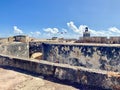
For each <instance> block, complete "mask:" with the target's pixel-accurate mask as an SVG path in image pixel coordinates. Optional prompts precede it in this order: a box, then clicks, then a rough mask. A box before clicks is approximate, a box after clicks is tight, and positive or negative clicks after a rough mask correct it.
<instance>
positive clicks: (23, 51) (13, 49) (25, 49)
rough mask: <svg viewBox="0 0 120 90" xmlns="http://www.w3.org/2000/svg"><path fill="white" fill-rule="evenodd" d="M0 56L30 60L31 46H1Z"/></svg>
mask: <svg viewBox="0 0 120 90" xmlns="http://www.w3.org/2000/svg"><path fill="white" fill-rule="evenodd" d="M0 54H5V55H12V56H16V57H22V58H29V44H28V43H20V42H18V43H4V44H1V45H0Z"/></svg>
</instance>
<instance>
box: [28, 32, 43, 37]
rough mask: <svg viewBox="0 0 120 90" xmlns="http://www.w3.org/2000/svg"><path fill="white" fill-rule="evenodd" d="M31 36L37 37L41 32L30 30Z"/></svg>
mask: <svg viewBox="0 0 120 90" xmlns="http://www.w3.org/2000/svg"><path fill="white" fill-rule="evenodd" d="M30 34H31V36H34V37H38V36H40V35H41V32H39V31H36V32H30Z"/></svg>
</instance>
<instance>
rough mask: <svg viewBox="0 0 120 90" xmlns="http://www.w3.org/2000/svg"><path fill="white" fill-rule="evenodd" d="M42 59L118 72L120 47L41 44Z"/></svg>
mask: <svg viewBox="0 0 120 90" xmlns="http://www.w3.org/2000/svg"><path fill="white" fill-rule="evenodd" d="M42 46H43V59H44V60H47V61H50V62H55V63H64V64H70V65H73V66H83V67H86V68H92V69H102V70H108V71H116V72H120V47H119V46H104V45H103V46H99V45H96V46H95V45H78V44H77V45H75V44H73V45H72V44H50V43H44V44H43V45H42Z"/></svg>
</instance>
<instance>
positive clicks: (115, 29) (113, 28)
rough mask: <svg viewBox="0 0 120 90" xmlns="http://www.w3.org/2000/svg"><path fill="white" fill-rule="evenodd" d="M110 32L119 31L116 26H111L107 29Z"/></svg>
mask: <svg viewBox="0 0 120 90" xmlns="http://www.w3.org/2000/svg"><path fill="white" fill-rule="evenodd" d="M108 30H109V31H110V32H113V33H120V30H119V29H118V28H116V27H111V28H109V29H108Z"/></svg>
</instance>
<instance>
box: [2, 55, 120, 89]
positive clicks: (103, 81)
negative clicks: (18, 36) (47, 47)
mask: <svg viewBox="0 0 120 90" xmlns="http://www.w3.org/2000/svg"><path fill="white" fill-rule="evenodd" d="M0 65H1V66H12V67H17V68H20V69H24V70H28V71H32V72H36V73H40V74H44V75H48V76H49V75H50V76H53V77H56V78H58V79H60V80H67V81H70V82H73V83H78V84H85V85H91V86H97V87H102V88H105V89H113V90H120V73H119V72H110V71H104V70H96V69H88V68H84V67H80V66H79V67H78V66H70V65H68V64H58V63H52V62H47V61H45V60H44V61H43V60H41V61H34V60H32V59H24V58H16V57H12V56H7V55H0Z"/></svg>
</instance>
